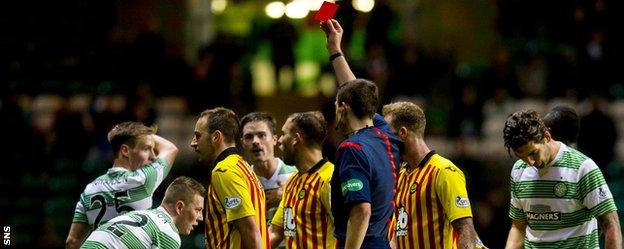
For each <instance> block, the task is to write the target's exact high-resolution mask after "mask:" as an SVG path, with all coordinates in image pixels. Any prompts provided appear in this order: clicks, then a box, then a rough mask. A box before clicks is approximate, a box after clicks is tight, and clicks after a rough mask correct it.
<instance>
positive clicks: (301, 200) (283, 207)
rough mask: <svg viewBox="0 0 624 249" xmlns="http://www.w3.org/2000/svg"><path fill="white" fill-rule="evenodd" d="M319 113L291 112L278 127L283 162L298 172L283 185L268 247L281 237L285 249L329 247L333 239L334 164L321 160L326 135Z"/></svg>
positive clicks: (323, 120) (277, 242) (276, 243)
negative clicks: (331, 198)
mask: <svg viewBox="0 0 624 249" xmlns="http://www.w3.org/2000/svg"><path fill="white" fill-rule="evenodd" d="M325 127H327V124H326V123H325V118H324V117H323V114H321V113H320V112H303V113H294V114H292V115H290V116H289V117H288V119H287V120H286V122H285V123H284V126H283V127H282V132H283V135H282V136H281V137H280V139H279V146H280V149H281V150H282V151H283V152H284V161H285V162H286V163H289V164H290V163H292V164H294V165H296V166H297V169H298V170H299V171H298V172H297V173H295V174H294V175H293V176H292V177H291V178H290V179H289V180H288V182H287V183H286V185H285V189H284V195H283V196H282V200H281V202H280V204H279V207H278V209H277V212H276V213H275V217H273V220H272V222H271V228H270V237H271V245H272V246H273V248H275V247H276V246H277V245H278V244H279V243H280V242H281V241H282V240H283V239H284V238H285V242H286V243H285V245H286V248H333V247H334V246H335V245H336V240H335V238H334V237H333V236H332V233H333V231H334V225H333V223H334V222H333V218H332V216H331V208H330V197H329V194H330V185H329V184H330V181H331V177H332V173H333V171H334V164H332V163H331V162H329V161H327V159H325V158H323V154H322V153H323V152H322V146H323V141H325V137H326V136H327V130H326V128H325Z"/></svg>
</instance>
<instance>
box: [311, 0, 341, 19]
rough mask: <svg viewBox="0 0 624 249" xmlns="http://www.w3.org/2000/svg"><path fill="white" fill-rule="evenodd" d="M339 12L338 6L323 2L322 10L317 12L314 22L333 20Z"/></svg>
mask: <svg viewBox="0 0 624 249" xmlns="http://www.w3.org/2000/svg"><path fill="white" fill-rule="evenodd" d="M337 10H338V4H336V3H332V2H327V1H325V2H323V5H321V8H320V9H319V10H318V12H316V15H314V20H317V21H319V22H322V21H327V20H329V19H332V17H334V15H335V14H336V11H337Z"/></svg>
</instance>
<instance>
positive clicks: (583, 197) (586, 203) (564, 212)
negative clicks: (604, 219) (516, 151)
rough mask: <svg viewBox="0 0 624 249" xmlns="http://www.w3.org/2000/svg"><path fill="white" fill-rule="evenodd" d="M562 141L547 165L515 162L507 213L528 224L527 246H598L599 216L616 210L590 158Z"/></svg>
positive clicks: (598, 170) (599, 172)
mask: <svg viewBox="0 0 624 249" xmlns="http://www.w3.org/2000/svg"><path fill="white" fill-rule="evenodd" d="M560 144H561V147H560V149H559V151H558V153H557V156H556V157H555V160H553V162H551V163H549V164H548V165H547V166H545V167H544V168H543V169H539V170H538V169H537V168H535V167H532V166H529V165H528V164H527V163H525V162H523V161H522V160H518V161H517V162H516V163H515V164H514V166H513V169H512V171H511V179H510V180H511V182H510V190H511V205H510V210H509V217H510V218H511V219H514V220H523V221H525V222H526V223H527V229H526V237H525V240H524V247H525V248H557V249H561V248H599V246H598V224H597V220H596V217H599V216H601V215H603V214H606V213H608V212H611V211H615V210H617V209H616V206H615V202H614V201H613V195H612V194H611V191H610V190H609V186H607V183H606V181H605V179H604V176H603V175H602V172H601V171H600V169H599V168H598V166H597V165H596V163H595V162H594V161H593V160H592V159H590V158H589V157H587V156H585V155H584V154H582V153H581V152H579V151H577V150H575V149H573V148H570V147H568V146H566V145H565V144H563V143H560Z"/></svg>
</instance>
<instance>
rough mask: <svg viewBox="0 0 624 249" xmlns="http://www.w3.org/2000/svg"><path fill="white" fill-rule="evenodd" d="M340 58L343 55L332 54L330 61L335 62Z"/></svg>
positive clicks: (338, 53)
mask: <svg viewBox="0 0 624 249" xmlns="http://www.w3.org/2000/svg"><path fill="white" fill-rule="evenodd" d="M340 56H342V53H340V52H336V53H335V54H332V55H331V56H329V61H334V60H335V59H336V58H338V57H340Z"/></svg>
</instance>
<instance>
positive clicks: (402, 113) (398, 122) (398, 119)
mask: <svg viewBox="0 0 624 249" xmlns="http://www.w3.org/2000/svg"><path fill="white" fill-rule="evenodd" d="M382 113H383V115H384V116H386V117H390V119H391V120H390V125H391V126H392V128H393V129H394V130H395V132H398V131H399V129H400V128H401V127H402V126H404V127H405V128H407V129H408V130H409V131H410V132H414V133H415V134H416V136H417V137H418V138H423V137H424V135H425V126H426V125H427V119H426V118H425V113H424V112H423V110H422V109H421V108H420V107H419V106H418V105H416V104H414V103H412V102H405V101H402V102H394V103H390V104H387V105H385V106H384V107H383V109H382Z"/></svg>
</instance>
